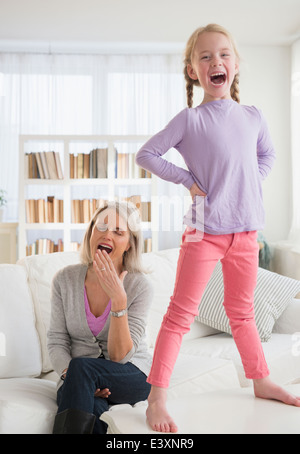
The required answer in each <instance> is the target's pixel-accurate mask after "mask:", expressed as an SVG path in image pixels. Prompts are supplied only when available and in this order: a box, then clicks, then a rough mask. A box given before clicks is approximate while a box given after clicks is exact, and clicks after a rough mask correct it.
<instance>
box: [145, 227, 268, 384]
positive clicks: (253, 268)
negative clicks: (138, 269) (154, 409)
mask: <svg viewBox="0 0 300 454" xmlns="http://www.w3.org/2000/svg"><path fill="white" fill-rule="evenodd" d="M197 233H198V234H199V233H200V232H197V231H195V230H190V229H189V228H187V229H186V231H185V233H184V234H183V237H182V239H183V241H182V246H181V250H180V255H179V259H178V263H177V274H176V282H175V288H174V293H173V296H172V297H171V301H170V304H169V307H168V310H167V313H166V314H165V316H164V319H163V322H162V325H161V328H160V331H159V334H158V336H157V339H156V345H155V350H154V356H153V363H152V368H151V371H150V374H149V377H148V379H147V381H148V383H151V384H152V385H155V386H160V387H163V388H167V387H168V386H169V381H170V377H171V374H172V371H173V368H174V364H175V362H176V359H177V356H178V353H179V350H180V346H181V342H182V337H183V335H184V334H185V333H187V332H188V331H189V329H190V325H191V323H192V322H193V320H194V317H195V316H196V315H198V309H199V303H200V301H201V298H202V295H203V292H204V290H205V287H206V285H207V283H208V281H209V279H210V277H211V274H212V272H213V270H214V268H215V266H216V264H217V262H218V261H219V260H221V263H222V271H223V281H224V303H223V304H224V308H225V311H226V314H227V316H228V318H229V322H230V327H231V331H232V335H233V338H234V341H235V343H236V346H237V348H238V350H239V353H240V356H241V359H242V363H243V366H244V370H245V374H246V377H247V378H252V379H259V378H264V377H266V376H268V375H269V370H268V367H267V364H266V361H265V357H264V352H263V349H262V345H261V341H260V338H259V334H258V331H257V327H256V323H255V319H254V305H253V301H254V290H255V287H256V280H257V269H258V243H257V232H256V231H251V232H242V233H235V234H229V235H209V234H206V233H205V234H204V236H203V238H202V239H200V240H198V241H197V237H195V234H197ZM202 235H203V234H202Z"/></svg>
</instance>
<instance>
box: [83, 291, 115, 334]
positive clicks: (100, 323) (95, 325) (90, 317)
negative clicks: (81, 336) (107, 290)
mask: <svg viewBox="0 0 300 454" xmlns="http://www.w3.org/2000/svg"><path fill="white" fill-rule="evenodd" d="M84 305H85V313H86V320H87V323H88V325H89V328H90V330H91V332H92V333H93V334H94V336H97V335H98V334H99V333H100V332H101V331H102V329H103V327H104V325H105V323H106V320H107V318H108V316H109V313H110V308H111V300H109V302H108V305H107V306H106V308H105V311H104V312H103V314H102V315H100V317H95V315H94V314H92V313H91V310H90V305H89V301H88V298H87V294H86V288H85V286H84Z"/></svg>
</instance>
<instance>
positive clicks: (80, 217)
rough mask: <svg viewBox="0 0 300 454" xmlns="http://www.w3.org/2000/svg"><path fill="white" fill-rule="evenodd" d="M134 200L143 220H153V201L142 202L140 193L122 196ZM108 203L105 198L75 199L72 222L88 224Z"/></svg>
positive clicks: (126, 199)
mask: <svg viewBox="0 0 300 454" xmlns="http://www.w3.org/2000/svg"><path fill="white" fill-rule="evenodd" d="M122 200H125V201H127V202H132V203H133V204H134V205H135V206H136V207H137V208H138V210H139V212H140V216H141V220H142V222H151V202H142V200H141V196H140V195H133V196H130V197H126V198H122ZM105 203H106V200H104V199H83V200H78V199H73V200H72V205H71V222H72V223H74V224H86V223H88V222H90V220H91V218H92V216H93V214H94V213H95V211H96V210H97V209H98V207H99V206H102V205H104V204H105Z"/></svg>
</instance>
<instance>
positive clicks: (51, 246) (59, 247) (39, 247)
mask: <svg viewBox="0 0 300 454" xmlns="http://www.w3.org/2000/svg"><path fill="white" fill-rule="evenodd" d="M63 250H64V243H63V240H61V239H59V240H58V241H57V244H55V242H54V241H52V240H49V239H48V238H38V239H37V240H36V241H35V242H34V243H32V244H28V245H27V246H26V255H27V256H28V255H40V254H51V253H52V252H63Z"/></svg>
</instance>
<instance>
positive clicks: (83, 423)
mask: <svg viewBox="0 0 300 454" xmlns="http://www.w3.org/2000/svg"><path fill="white" fill-rule="evenodd" d="M95 421H96V416H95V415H93V414H91V413H87V412H85V411H82V410H73V409H68V410H64V411H62V412H61V413H58V414H57V415H56V416H55V421H54V427H53V432H52V433H53V434H92V433H93V429H94V424H95Z"/></svg>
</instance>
